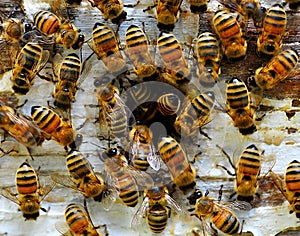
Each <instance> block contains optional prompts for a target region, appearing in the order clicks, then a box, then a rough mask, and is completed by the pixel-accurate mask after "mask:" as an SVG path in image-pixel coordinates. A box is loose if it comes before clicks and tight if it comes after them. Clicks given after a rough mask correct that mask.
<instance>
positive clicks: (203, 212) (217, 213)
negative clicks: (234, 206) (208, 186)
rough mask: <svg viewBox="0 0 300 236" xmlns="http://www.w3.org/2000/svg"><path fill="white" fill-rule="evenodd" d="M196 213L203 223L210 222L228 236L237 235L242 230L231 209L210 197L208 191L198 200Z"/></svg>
mask: <svg viewBox="0 0 300 236" xmlns="http://www.w3.org/2000/svg"><path fill="white" fill-rule="evenodd" d="M195 213H196V216H197V217H198V218H199V219H200V220H201V221H204V222H207V221H208V220H210V222H211V223H212V224H213V226H214V227H215V228H216V229H218V230H220V231H221V232H223V233H224V234H226V235H234V234H237V233H239V230H240V228H241V224H240V221H239V219H238V218H237V216H236V215H235V214H234V213H233V212H232V211H231V210H230V209H228V208H227V207H225V206H223V205H221V204H219V203H217V202H216V200H215V199H213V198H211V197H209V196H208V191H207V192H206V193H205V195H204V196H202V197H200V198H199V199H197V201H196V205H195ZM213 229H214V228H213ZM214 230H215V229H214ZM215 233H217V232H215ZM218 234H219V233H217V235H218Z"/></svg>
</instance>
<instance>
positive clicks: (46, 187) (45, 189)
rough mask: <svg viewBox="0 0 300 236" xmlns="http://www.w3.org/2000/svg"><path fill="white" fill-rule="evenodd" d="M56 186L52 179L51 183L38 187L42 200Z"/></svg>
mask: <svg viewBox="0 0 300 236" xmlns="http://www.w3.org/2000/svg"><path fill="white" fill-rule="evenodd" d="M55 186H56V183H55V182H53V181H52V183H51V184H46V185H44V186H43V187H41V189H40V194H41V195H42V200H43V199H44V198H45V197H46V196H47V195H48V193H50V192H51V191H52V190H53V189H54V188H55Z"/></svg>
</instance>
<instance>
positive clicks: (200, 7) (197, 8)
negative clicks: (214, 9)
mask: <svg viewBox="0 0 300 236" xmlns="http://www.w3.org/2000/svg"><path fill="white" fill-rule="evenodd" d="M187 2H188V3H189V4H190V9H191V12H192V13H195V14H199V13H203V12H206V11H207V2H208V1H207V0H188V1H187Z"/></svg>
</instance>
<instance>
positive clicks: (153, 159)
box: [147, 143, 160, 171]
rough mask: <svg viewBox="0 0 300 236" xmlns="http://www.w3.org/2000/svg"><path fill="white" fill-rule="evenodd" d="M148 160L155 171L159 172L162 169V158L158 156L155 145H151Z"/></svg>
mask: <svg viewBox="0 0 300 236" xmlns="http://www.w3.org/2000/svg"><path fill="white" fill-rule="evenodd" d="M147 160H148V162H149V165H150V166H151V167H152V168H153V169H154V170H156V171H158V170H159V169H160V158H159V157H158V155H157V154H156V149H155V147H154V145H153V143H151V146H150V152H149V154H148V157H147Z"/></svg>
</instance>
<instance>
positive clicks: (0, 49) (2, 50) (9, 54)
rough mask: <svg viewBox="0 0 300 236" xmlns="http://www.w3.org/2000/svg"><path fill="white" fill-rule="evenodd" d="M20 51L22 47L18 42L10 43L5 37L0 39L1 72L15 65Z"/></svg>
mask: <svg viewBox="0 0 300 236" xmlns="http://www.w3.org/2000/svg"><path fill="white" fill-rule="evenodd" d="M20 51H21V47H20V45H19V44H18V43H10V42H7V41H6V40H5V39H3V38H2V39H0V57H1V60H0V74H4V73H5V72H7V71H9V70H11V69H12V68H13V67H14V62H15V59H16V58H17V56H18V54H19V52H20Z"/></svg>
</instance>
